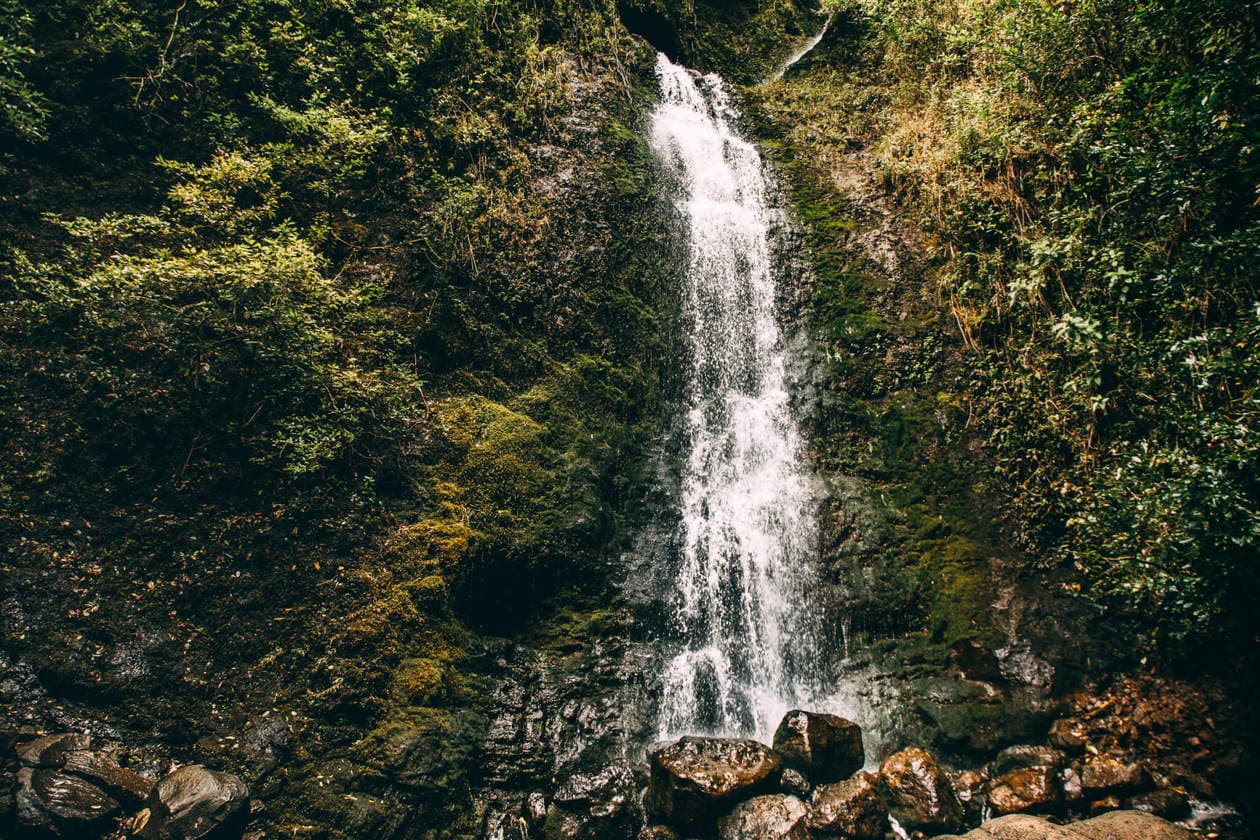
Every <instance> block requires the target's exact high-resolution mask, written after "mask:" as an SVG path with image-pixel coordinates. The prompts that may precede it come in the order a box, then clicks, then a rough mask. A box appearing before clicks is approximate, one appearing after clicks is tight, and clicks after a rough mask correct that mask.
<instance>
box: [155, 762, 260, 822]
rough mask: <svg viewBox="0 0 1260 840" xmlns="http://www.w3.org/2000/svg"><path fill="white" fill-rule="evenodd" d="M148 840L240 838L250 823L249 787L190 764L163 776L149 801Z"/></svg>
mask: <svg viewBox="0 0 1260 840" xmlns="http://www.w3.org/2000/svg"><path fill="white" fill-rule="evenodd" d="M146 804H147V806H148V810H149V820H148V822H147V823H146V824H145V826H144V829H143V830H142V831H141V834H140V836H141V837H144V838H145V840H200V838H203V837H206V838H208V837H214V838H215V840H219V839H220V838H222V839H223V840H227V839H228V838H239V837H240V836H241V834H242V832H243V831H244V829H245V824H246V822H248V821H249V788H248V787H246V786H245V783H244V782H243V781H241V780H240V779H239V778H237V777H236V776H233V775H231V774H230V773H219V772H217V771H214V770H207V769H206V768H205V767H202V766H201V765H199V764H188V765H185V766H183V767H180V768H179V769H178V770H175V771H174V772H171V773H168V774H167V775H165V776H163V777H162V779H161V780H160V781H158V783H157V785H156V786H155V787H154V788H153V792H152V793H150V794H149V798H148V801H147V803H146Z"/></svg>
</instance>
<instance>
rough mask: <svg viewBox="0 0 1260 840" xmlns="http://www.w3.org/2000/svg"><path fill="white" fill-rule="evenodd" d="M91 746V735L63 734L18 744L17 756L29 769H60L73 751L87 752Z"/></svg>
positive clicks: (78, 733) (79, 733)
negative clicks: (68, 754)
mask: <svg viewBox="0 0 1260 840" xmlns="http://www.w3.org/2000/svg"><path fill="white" fill-rule="evenodd" d="M91 745H92V736H90V735H87V734H85V733H81V732H63V733H61V734H60V735H45V736H44V737H42V738H36V739H35V740H33V741H26V742H25V743H22V744H18V746H17V756H18V758H19V759H21V760H22V763H23V764H25V765H27V766H28V767H60V766H62V765H63V764H65V762H66V754H67V753H69V752H71V751H72V750H86V749H87V748H88V747H90V746H91Z"/></svg>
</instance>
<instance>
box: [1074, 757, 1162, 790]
mask: <svg viewBox="0 0 1260 840" xmlns="http://www.w3.org/2000/svg"><path fill="white" fill-rule="evenodd" d="M1148 782H1149V779H1148V778H1147V775H1146V771H1145V770H1143V769H1142V765H1140V764H1133V763H1129V764H1126V763H1125V762H1123V761H1119V760H1117V759H1114V758H1110V757H1108V756H1098V757H1096V758H1093V759H1091V760H1089V761H1087V762H1085V766H1084V767H1082V768H1081V787H1082V788H1084V790H1085V795H1086V796H1091V797H1093V796H1102V795H1104V794H1109V793H1113V794H1119V793H1127V792H1132V791H1137V790H1140V789H1142V788H1143V787H1146V786H1147V785H1148Z"/></svg>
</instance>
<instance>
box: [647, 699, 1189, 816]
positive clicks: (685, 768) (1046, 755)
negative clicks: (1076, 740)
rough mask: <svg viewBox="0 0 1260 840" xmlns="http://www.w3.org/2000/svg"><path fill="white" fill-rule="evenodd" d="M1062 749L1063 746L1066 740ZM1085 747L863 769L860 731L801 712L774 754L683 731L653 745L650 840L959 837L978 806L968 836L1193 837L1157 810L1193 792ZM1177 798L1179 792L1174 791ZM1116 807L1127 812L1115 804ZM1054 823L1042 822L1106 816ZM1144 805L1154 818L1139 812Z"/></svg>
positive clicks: (1022, 749)
mask: <svg viewBox="0 0 1260 840" xmlns="http://www.w3.org/2000/svg"><path fill="white" fill-rule="evenodd" d="M1059 743H1062V739H1060V741H1059ZM1079 746H1081V745H1076V744H1064V745H1063V747H1065V748H1061V747H1060V746H1036V745H1022V746H1014V747H1008V748H1007V749H1004V750H1002V751H1001V752H1000V753H999V754H998V755H997V757H996V758H995V759H994V760H993V761H992V762H991V763H990V764H989V765H988V766H987V767H985V768H983V769H981V770H967V771H962V772H957V771H951V770H948V769H946V768H944V767H942V766H940V765H939V764H938V763H937V761H936V759H935V758H933V756H932V755H931V754H930V753H928V752H926V751H924V750H921V749H917V748H910V749H905V750H901V751H900V752H897V753H894V754H893V755H890V756H888V757H887V758H886V759H884V761H883V763H882V764H881V765H880V767H879V772H878V773H871V772H867V771H865V770H863V769H861V768H862V767H863V765H864V764H865V755H864V753H863V749H862V739H861V732H860V730H859V729H858V727H857V725H856V724H854V723H852V722H850V721H847V720H844V719H843V718H839V717H835V716H833V715H823V714H814V713H811V712H806V711H800V710H797V711H793V712H789V713H788V715H787V716H786V717H785V718H784V719H783V723H782V724H780V726H779V728H778V730H777V731H776V733H775V736H774V746H773V748H771V747H767V746H766V745H764V744H760V743H758V742H756V741H749V740H743V739H729V738H698V737H685V738H681V739H679V740H678V741H676V742H674V743H672V744H667V745H664V746H661V747H658V748H656V749H653V750H651V751H650V752H649V753H648V763H649V767H650V777H649V782H648V789H647V794H646V797H645V805H646V810H647V815H648V820H649V825H648V826H647V827H646V828H645V829H644V830H643V832H642V834H641V835H640V837H641V840H649V839H650V840H670V838H677V837H712V836H717V837H720V838H721V840H811V838H812V840H832V839H833V838H834V840H883V838H884V837H885V836H887V835H889V833H890V832H901V833H902V834H901V836H906V834H914V835H917V836H927V837H932V836H951V837H953V836H956V835H953V834H950V833H949V832H959V831H962V830H964V827H965V826H966V825H969V824H970V825H975V824H976V823H977V822H979V821H980V816H981V814H988V813H992V814H993V815H995V816H998V817H999V818H998V819H995V820H992V821H991V822H987V823H985V824H984V825H983V826H981V827H980V828H978V829H975V830H973V831H971V832H970V833H968V834H965V835H962V836H964V837H966V838H968V840H993V839H994V838H997V840H1043V839H1044V840H1068V838H1071V839H1072V840H1080V838H1111V840H1130V838H1132V840H1137V838H1150V840H1182V838H1188V837H1189V836H1190V835H1189V833H1188V832H1186V831H1185V830H1184V829H1181V828H1178V827H1177V826H1174V825H1172V824H1171V823H1168V822H1166V821H1165V820H1163V819H1161V818H1160V817H1159V816H1156V815H1155V814H1156V813H1167V814H1169V815H1170V816H1177V815H1178V814H1177V813H1175V812H1179V811H1180V810H1182V809H1183V808H1184V803H1185V798H1184V796H1181V795H1180V794H1179V793H1178V792H1177V791H1173V790H1167V789H1165V790H1156V789H1154V788H1153V785H1152V782H1151V778H1150V776H1149V775H1148V774H1147V773H1145V772H1144V770H1143V768H1142V767H1141V766H1140V765H1136V764H1126V763H1124V762H1121V761H1117V760H1115V759H1111V758H1106V757H1102V756H1093V755H1089V756H1086V757H1084V758H1083V759H1082V758H1074V757H1073V756H1071V755H1070V754H1069V751H1074V750H1076V749H1078V748H1079ZM1178 797H1180V798H1178ZM1121 807H1127V808H1129V809H1136V810H1126V811H1119V810H1116V809H1119V808H1121ZM1108 810H1110V811H1112V813H1106V814H1103V815H1102V816H1096V817H1095V818H1093V819H1090V820H1085V821H1082V822H1078V823H1071V824H1069V825H1056V824H1055V823H1052V822H1050V821H1049V820H1048V819H1046V818H1045V817H1046V816H1054V817H1060V818H1061V817H1065V816H1067V815H1069V814H1072V813H1076V814H1086V813H1102V812H1104V811H1108ZM1143 811H1145V812H1147V813H1143Z"/></svg>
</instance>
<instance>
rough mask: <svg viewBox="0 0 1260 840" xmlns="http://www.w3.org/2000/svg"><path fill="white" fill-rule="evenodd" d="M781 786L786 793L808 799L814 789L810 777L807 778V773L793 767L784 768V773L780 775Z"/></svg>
mask: <svg viewBox="0 0 1260 840" xmlns="http://www.w3.org/2000/svg"><path fill="white" fill-rule="evenodd" d="M779 787H780V788H781V789H782V790H783V792H784V793H790V794H792V795H793V796H799V797H800V798H801V799H808V798H809V795H810V793H811V792H812V791H813V790H814V786H813V785H811V784H810V783H809V779H807V778H805V774H804V773H802V772H801V771H800V770H795V769H793V768H791V767H789V768H788V769H786V770H784V771H783V775H781V776H780V777H779Z"/></svg>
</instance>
